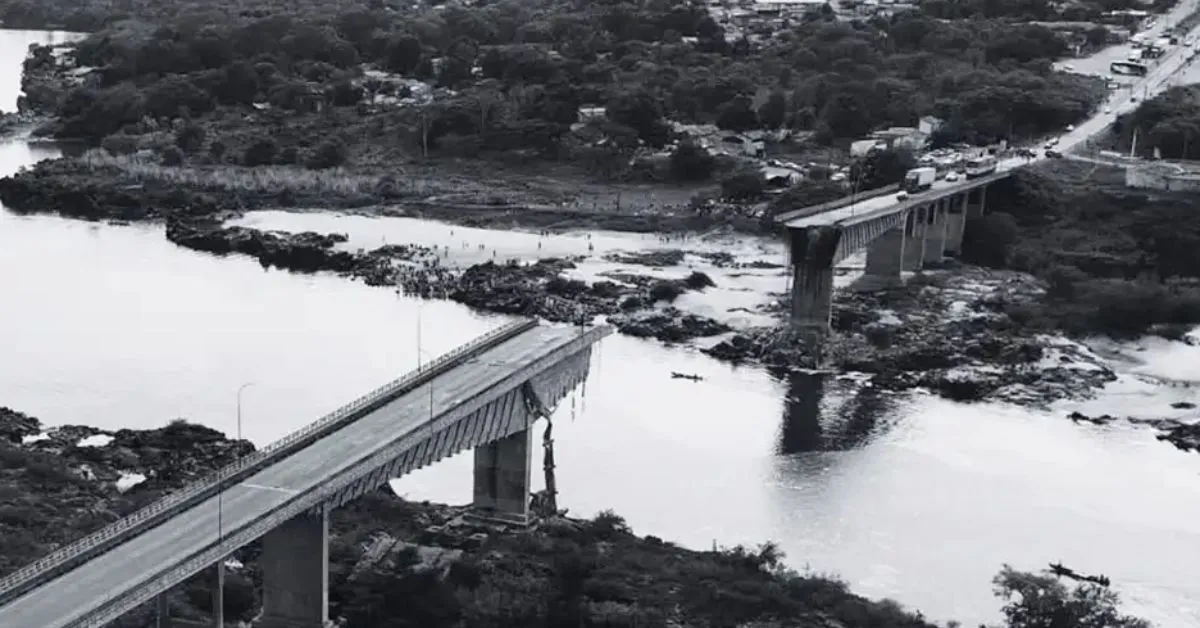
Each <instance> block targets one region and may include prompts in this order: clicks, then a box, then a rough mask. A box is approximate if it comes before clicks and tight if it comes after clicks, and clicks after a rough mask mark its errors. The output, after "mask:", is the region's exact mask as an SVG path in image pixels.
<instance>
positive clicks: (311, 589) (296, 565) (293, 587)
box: [258, 508, 329, 628]
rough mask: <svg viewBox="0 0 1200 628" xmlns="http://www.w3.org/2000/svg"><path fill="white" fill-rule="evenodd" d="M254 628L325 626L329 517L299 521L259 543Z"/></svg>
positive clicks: (307, 517) (325, 513)
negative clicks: (259, 591)
mask: <svg viewBox="0 0 1200 628" xmlns="http://www.w3.org/2000/svg"><path fill="white" fill-rule="evenodd" d="M261 564H262V570H263V596H262V597H263V610H262V616H261V619H260V620H259V623H258V628H326V627H327V626H328V625H329V511H328V510H327V509H325V508H322V509H321V513H320V514H319V515H315V516H313V515H301V516H299V517H295V518H293V519H291V520H289V521H287V522H286V523H284V524H283V525H281V526H279V527H278V528H275V529H274V530H271V531H270V532H268V533H267V535H266V536H264V537H263V551H262V558H261Z"/></svg>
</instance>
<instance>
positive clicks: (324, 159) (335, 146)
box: [304, 137, 349, 170]
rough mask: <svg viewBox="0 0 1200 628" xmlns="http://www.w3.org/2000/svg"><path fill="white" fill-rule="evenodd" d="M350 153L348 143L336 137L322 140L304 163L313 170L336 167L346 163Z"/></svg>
mask: <svg viewBox="0 0 1200 628" xmlns="http://www.w3.org/2000/svg"><path fill="white" fill-rule="evenodd" d="M348 155H349V150H348V149H347V148H346V143H345V142H343V141H342V140H340V139H338V138H336V137H335V138H331V139H328V140H325V141H324V142H321V144H320V145H319V146H317V148H316V150H314V151H313V152H312V154H311V155H309V156H308V159H307V160H305V163H304V165H305V166H307V167H309V168H311V169H313V170H323V169H325V168H336V167H337V166H340V165H342V164H344V163H346V158H347V157H348Z"/></svg>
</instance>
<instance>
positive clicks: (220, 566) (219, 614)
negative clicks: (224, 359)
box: [213, 382, 254, 628]
mask: <svg viewBox="0 0 1200 628" xmlns="http://www.w3.org/2000/svg"><path fill="white" fill-rule="evenodd" d="M253 385H254V382H246V383H244V384H242V385H241V386H238V389H237V440H238V441H239V443H240V441H241V440H242V393H243V392H245V391H246V389H247V388H249V387H251V386H253ZM239 447H240V445H239ZM239 451H240V450H239ZM238 457H239V458H241V456H240V455H239V456H238ZM223 473H224V468H223V467H221V468H218V470H217V546H218V547H220V546H222V545H224V544H225V522H224V515H223V512H222V495H223V494H224V492H225V486H224V484H225V478H224V477H223ZM213 623H214V625H215V626H216V628H225V555H224V554H222V555H221V558H220V559H219V560H217V585H216V588H215V589H214V590H213Z"/></svg>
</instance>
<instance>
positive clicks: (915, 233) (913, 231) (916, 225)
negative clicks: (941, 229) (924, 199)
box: [901, 206, 929, 272]
mask: <svg viewBox="0 0 1200 628" xmlns="http://www.w3.org/2000/svg"><path fill="white" fill-rule="evenodd" d="M928 214H929V207H928V206H922V207H914V208H913V209H912V211H910V212H909V213H908V218H907V219H906V220H905V223H904V230H905V236H906V237H907V239H908V242H909V243H911V244H912V246H906V247H904V256H903V258H902V260H903V261H902V265H901V269H902V270H904V271H906V272H913V271H918V270H921V265H922V263H923V262H924V260H925V231H926V230H927V227H928V226H929V225H928V224H927V222H926V221H927V220H928V218H926V216H927V215H928Z"/></svg>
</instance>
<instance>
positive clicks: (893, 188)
mask: <svg viewBox="0 0 1200 628" xmlns="http://www.w3.org/2000/svg"><path fill="white" fill-rule="evenodd" d="M899 190H900V184H899V183H893V184H891V185H885V186H883V187H881V188H874V189H871V190H863V191H861V192H859V193H857V194H851V195H850V196H843V197H841V198H835V199H833V200H832V201H826V202H824V203H821V204H819V205H811V206H809V207H801V208H800V209H793V210H792V211H788V212H783V213H781V214H778V215H776V216H775V222H779V223H784V222H788V221H790V220H795V219H797V218H804V217H806V216H815V215H817V214H823V213H825V212H828V211H833V210H835V209H841V208H843V207H848V206H850V205H853V204H854V203H860V202H862V201H868V200H871V199H873V198H877V197H880V196H883V195H885V194H893V193H895V192H898V191H899Z"/></svg>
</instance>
